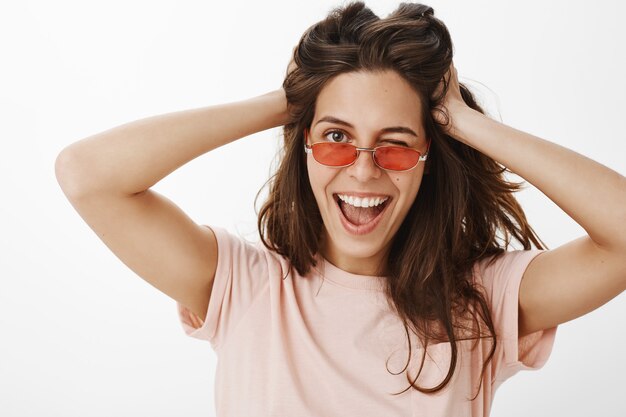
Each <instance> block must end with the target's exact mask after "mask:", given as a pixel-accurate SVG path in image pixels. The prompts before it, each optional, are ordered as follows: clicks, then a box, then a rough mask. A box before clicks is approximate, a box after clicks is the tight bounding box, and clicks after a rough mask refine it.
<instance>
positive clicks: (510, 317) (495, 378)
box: [479, 249, 557, 388]
mask: <svg viewBox="0 0 626 417" xmlns="http://www.w3.org/2000/svg"><path fill="white" fill-rule="evenodd" d="M543 252H546V251H545V250H538V249H535V250H514V251H508V252H505V254H504V255H501V256H500V257H499V258H498V259H496V260H495V261H494V262H493V263H491V264H490V265H486V262H485V261H484V260H483V261H481V267H480V268H479V271H482V272H481V276H482V283H483V285H484V287H485V290H486V293H487V298H488V303H490V307H491V311H492V319H493V324H494V327H495V330H496V335H497V337H498V346H497V347H496V352H495V355H494V358H493V365H492V382H493V383H494V385H495V387H496V388H497V386H498V385H500V384H501V383H502V382H504V381H505V380H507V379H508V378H510V377H512V376H513V375H515V374H516V373H517V372H519V371H522V370H536V369H540V368H541V367H543V365H544V364H545V363H546V362H547V360H548V358H549V357H550V353H551V352H552V347H553V345H554V339H555V336H556V329H557V326H555V327H552V328H550V329H544V330H539V331H536V332H533V333H530V334H527V335H525V336H523V337H521V338H519V337H518V314H519V288H520V284H521V282H522V277H523V275H524V272H525V271H526V268H527V267H528V265H529V264H530V262H531V261H532V260H533V259H534V258H535V257H536V256H538V255H540V254H541V253H543Z"/></svg>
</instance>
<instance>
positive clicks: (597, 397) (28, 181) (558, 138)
mask: <svg viewBox="0 0 626 417" xmlns="http://www.w3.org/2000/svg"><path fill="white" fill-rule="evenodd" d="M338 4H340V3H337V2H334V1H316V2H312V1H311V2H296V1H286V0H285V1H262V2H261V1H249V2H244V1H238V2H229V3H226V2H221V3H216V2H208V1H204V2H202V1H187V2H180V1H173V0H169V1H154V0H152V1H119V0H114V1H113V0H109V1H106V2H104V1H102V2H94V1H90V2H88V1H67V0H60V1H55V2H47V1H42V0H37V1H25V0H22V1H19V2H17V1H15V2H3V3H2V5H1V6H0V52H1V54H0V59H1V60H2V63H1V65H0V140H1V145H2V147H1V148H0V186H1V187H2V195H3V197H2V200H1V204H0V227H1V228H0V415H1V416H7V417H8V416H65V417H67V416H77V417H78V416H81V417H82V416H111V415H116V416H173V415H179V416H188V417H192V416H208V415H214V414H213V413H214V411H213V410H214V403H213V378H214V373H215V367H216V356H215V354H214V352H213V351H212V350H211V349H210V346H209V344H208V343H206V342H202V341H199V340H196V339H192V338H188V337H186V336H185V335H184V333H183V331H182V328H181V326H180V324H179V322H178V317H177V313H176V306H175V302H174V301H173V300H172V299H170V298H169V297H167V296H166V295H164V294H163V293H161V292H159V291H158V290H156V289H155V288H154V287H152V286H151V285H149V284H147V283H146V282H145V281H143V280H142V279H141V278H139V277H138V276H137V275H136V274H134V273H133V272H132V271H131V270H129V269H128V268H127V267H126V266H125V265H124V264H123V263H122V262H121V261H120V260H119V259H118V258H117V257H115V255H113V254H112V253H111V252H110V251H109V249H108V248H107V247H106V246H105V245H104V244H103V243H102V242H101V241H100V240H99V239H98V237H97V236H96V235H95V233H93V232H92V230H91V229H90V228H89V227H88V226H87V225H86V223H84V221H83V220H82V219H81V218H80V216H79V215H78V214H77V213H76V212H75V211H74V210H73V208H72V206H71V205H70V204H69V202H68V201H67V200H66V198H65V196H64V195H63V193H62V191H61V189H60V188H59V186H58V184H57V182H56V179H55V175H54V161H55V158H56V156H57V154H58V153H59V151H61V149H63V148H64V147H65V146H67V145H69V144H70V143H72V142H75V141H77V140H80V139H82V138H85V137H87V136H91V135H93V134H96V133H99V132H101V131H103V130H106V129H109V128H111V127H114V126H117V125H120V124H123V123H126V122H130V121H132V120H137V119H140V118H144V117H148V116H152V115H155V114H162V113H168V112H173V111H178V110H184V109H189V108H196V107H201V106H207V105H211V104H218V103H222V102H228V101H235V100H240V99H244V98H248V97H252V96H255V95H259V94H263V93H265V92H267V91H269V90H272V89H275V88H277V87H279V86H280V84H281V82H282V79H283V74H284V71H285V68H286V65H287V63H288V61H289V55H290V53H291V50H292V48H293V46H294V45H295V44H296V42H297V41H298V39H299V37H300V35H301V34H302V32H303V31H304V30H305V29H306V28H307V27H309V26H310V25H311V24H313V23H315V22H316V21H318V20H320V19H322V18H323V17H324V16H325V15H326V13H327V12H328V11H329V10H330V9H331V8H332V7H333V6H335V5H338ZM429 4H430V5H431V6H433V7H434V9H435V13H436V16H437V17H439V18H440V19H442V20H443V21H444V22H445V23H446V24H447V26H448V28H449V30H450V32H451V35H452V39H453V41H454V46H455V59H454V60H455V65H456V67H457V69H458V71H459V75H460V78H461V81H462V82H463V81H465V82H468V83H469V84H470V85H471V86H472V87H473V89H474V91H475V92H476V93H477V94H478V96H479V98H480V100H481V102H482V103H483V104H484V106H485V107H486V108H487V109H488V111H489V112H490V114H492V115H494V116H495V117H496V118H498V119H500V120H501V121H502V122H504V123H506V124H508V125H511V126H513V127H515V128H518V129H521V130H524V131H526V132H529V133H532V134H534V135H537V136H540V137H542V138H545V139H548V140H551V141H553V142H556V143H558V144H560V145H563V146H566V147H568V148H570V149H573V150H575V151H577V152H579V153H581V154H584V155H586V156H588V157H589V158H592V159H594V160H596V161H598V162H600V163H602V164H604V165H606V166H608V167H610V168H612V169H614V170H616V171H617V172H619V173H621V174H622V175H624V174H625V173H626V160H625V157H624V152H625V151H626V145H625V144H624V143H625V140H626V137H625V135H624V130H623V129H624V128H623V123H624V108H625V101H624V95H625V93H626V83H625V81H624V75H623V74H625V73H626V53H625V52H624V50H625V48H624V47H623V39H626V25H624V24H623V16H624V6H623V3H621V2H618V1H612V2H611V1H598V2H594V3H593V4H592V3H590V2H583V1H552V2H545V1H537V0H533V1H525V2H515V3H513V2H502V1H497V2H496V1H492V2H486V1H479V2H469V1H431V2H430V3H429ZM368 5H369V6H370V7H371V8H372V9H373V10H374V12H376V13H377V14H378V15H379V16H381V17H384V16H386V15H387V14H388V13H389V12H390V11H391V10H392V9H394V8H395V6H396V5H397V3H396V2H390V1H371V2H369V3H368ZM279 133H280V131H279V130H278V129H273V130H270V131H266V132H261V133H259V134H256V135H253V136H251V137H248V138H245V139H242V140H240V141H238V142H236V143H233V144H230V145H228V146H226V147H223V148H220V149H218V150H215V151H213V152H211V153H209V154H205V155H203V156H201V157H199V158H197V159H195V160H193V161H191V162H190V163H188V164H186V165H185V166H183V167H181V168H180V169H179V170H177V171H175V172H174V173H172V174H171V175H169V176H168V177H166V178H165V179H163V180H162V181H161V182H159V183H158V184H156V185H155V186H154V189H155V190H157V191H158V192H160V193H162V194H164V195H166V196H167V197H168V198H170V199H172V200H173V201H174V202H176V204H178V205H179V206H180V207H181V208H182V209H183V210H185V211H186V212H187V213H188V214H189V215H190V216H191V217H192V218H193V219H194V220H195V221H197V222H198V223H208V224H213V225H217V226H222V227H225V228H227V229H229V230H230V231H232V232H235V233H240V234H241V235H242V236H245V237H247V238H248V239H250V240H256V239H257V234H256V215H255V211H254V207H253V200H254V196H255V194H256V192H257V191H258V190H259V188H260V187H261V186H262V185H263V183H264V181H265V179H267V178H268V176H269V173H270V168H271V167H272V161H273V158H274V156H275V153H276V150H277V144H278V143H279V139H280V138H279ZM528 163H529V164H532V163H533V161H532V160H529V161H528ZM543 168H544V169H545V170H546V173H549V170H550V167H549V166H546V167H543ZM570 186H571V187H572V190H573V189H575V188H576V187H577V184H575V183H572V184H571V185H570ZM598 186H601V184H598ZM518 198H519V200H520V202H521V203H522V206H523V207H524V209H525V211H526V214H527V216H528V219H529V221H530V223H531V224H532V225H533V227H534V228H535V230H536V231H537V232H538V234H539V235H540V237H542V238H543V239H544V241H545V242H546V243H547V244H548V245H549V247H550V248H552V249H553V248H556V247H557V246H559V245H562V244H564V243H566V242H568V241H570V240H572V239H574V238H577V237H579V236H582V235H583V234H584V230H583V229H582V228H581V227H580V226H578V225H577V224H576V223H575V222H574V221H573V220H571V219H570V218H569V217H568V216H567V215H566V214H565V213H564V212H563V211H562V210H561V209H560V208H559V207H558V206H556V205H555V204H554V203H552V202H551V201H550V200H549V199H548V198H547V197H546V196H545V195H543V194H542V193H541V192H540V191H538V190H537V189H536V188H534V187H533V186H532V185H531V184H528V186H527V188H526V189H525V190H524V191H523V192H521V193H519V194H518ZM587 203H588V204H594V202H593V201H589V202H587ZM618 228H620V229H619V230H623V229H624V225H621V224H620V225H615V230H616V233H617V232H618ZM589 279H590V280H593V279H595V277H593V276H590V277H589ZM624 318H626V298H625V296H624V294H622V295H620V296H618V297H616V298H615V299H613V300H612V301H610V302H609V303H607V304H606V305H604V306H603V307H601V308H599V309H597V310H595V311H593V312H592V313H589V314H587V315H586V316H583V317H581V318H579V319H576V320H574V321H571V322H568V323H565V324H563V325H561V326H560V327H559V329H558V331H557V337H556V342H555V345H554V349H553V351H552V355H551V357H550V359H549V361H548V363H547V364H546V365H545V366H544V368H542V369H541V370H538V371H532V372H521V373H519V374H517V375H516V376H515V377H513V378H512V379H511V380H509V381H507V382H505V383H504V385H503V386H502V387H501V388H500V389H499V391H498V393H497V395H496V398H495V401H494V404H493V410H492V414H491V415H492V416H507V417H513V416H527V415H533V416H554V415H564V416H589V415H594V416H623V415H625V414H626V400H625V397H624V387H625V386H626V377H625V376H624V375H625V374H626V362H625V361H624V356H623V354H624V346H625V345H626V329H625V326H624V324H623V323H624ZM242 377H243V378H245V375H242ZM233 388H234V387H233ZM346 414H347V415H349V414H350V413H349V411H348V410H346Z"/></svg>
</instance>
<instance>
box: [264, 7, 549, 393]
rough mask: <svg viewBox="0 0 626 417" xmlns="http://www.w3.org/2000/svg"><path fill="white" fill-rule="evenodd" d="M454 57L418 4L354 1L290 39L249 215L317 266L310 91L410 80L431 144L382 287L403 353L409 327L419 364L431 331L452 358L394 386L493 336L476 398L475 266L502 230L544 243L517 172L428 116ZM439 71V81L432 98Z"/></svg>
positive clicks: (498, 246) (501, 240) (268, 239)
mask: <svg viewBox="0 0 626 417" xmlns="http://www.w3.org/2000/svg"><path fill="white" fill-rule="evenodd" d="M452 55H453V50H452V40H451V38H450V34H449V32H448V30H447V28H446V26H445V25H444V24H443V22H441V21H440V20H439V19H437V18H436V17H434V10H433V9H432V8H431V7H429V6H426V5H423V4H414V3H401V4H400V5H399V6H398V7H397V9H396V10H395V11H393V12H392V13H391V14H390V15H389V16H387V17H386V18H384V19H381V18H379V17H378V16H376V14H374V13H373V12H372V11H371V10H370V9H369V8H367V7H366V6H365V4H364V3H363V2H352V3H349V4H347V5H345V6H342V7H338V8H335V9H333V10H332V11H331V12H330V13H329V14H328V16H327V17H326V18H325V19H323V20H322V21H320V22H318V23H316V24H314V25H312V26H311V27H309V28H308V29H307V30H306V31H305V33H304V34H303V35H302V37H301V39H300V41H299V43H298V45H297V47H296V48H295V49H294V53H293V59H294V63H295V65H296V66H295V68H294V69H293V70H292V71H291V72H289V73H288V74H287V75H286V77H285V80H284V82H283V88H284V90H285V92H286V96H287V101H288V109H289V113H290V120H289V122H288V123H287V124H286V125H285V126H284V131H283V136H284V146H283V147H282V149H281V153H280V163H279V166H278V169H277V170H276V172H275V174H274V175H272V177H271V178H270V179H269V180H268V182H267V183H266V185H268V184H269V196H268V199H267V201H266V202H265V203H264V204H263V206H262V208H261V210H260V212H259V217H258V229H259V234H260V236H261V240H262V242H263V244H264V245H265V246H266V247H267V248H268V249H271V250H273V251H275V252H277V253H279V254H280V255H282V256H284V257H285V258H286V259H288V261H289V263H290V265H291V270H292V269H293V268H295V269H296V270H297V271H298V273H299V274H301V275H305V274H306V273H308V271H309V270H310V268H311V267H312V266H315V259H314V258H315V255H316V254H317V253H318V250H319V249H320V243H321V237H322V234H321V231H323V230H324V224H323V221H322V217H321V214H320V211H319V208H318V206H317V203H316V200H315V197H314V195H313V191H312V189H311V186H310V183H309V177H308V173H307V169H306V156H305V152H304V150H303V148H304V131H305V129H307V128H309V127H310V125H311V122H312V120H313V115H314V113H315V102H316V99H317V96H318V94H319V93H320V91H321V90H322V88H324V86H325V85H326V83H327V82H328V81H329V80H331V79H332V78H333V77H336V76H337V75H339V74H343V73H347V72H351V71H380V70H393V71H396V72H397V73H398V74H400V75H401V76H402V77H404V79H406V80H407V81H408V82H409V84H410V85H411V86H412V88H413V89H414V90H415V91H416V92H417V93H418V95H419V97H420V100H421V104H422V115H421V116H422V120H423V123H424V128H425V132H426V135H427V137H428V138H430V139H431V144H430V149H429V157H428V160H427V162H426V167H425V170H426V171H425V173H426V175H424V177H423V179H422V183H421V186H420V189H419V192H418V194H417V197H416V198H415V201H414V203H413V205H412V206H411V208H410V210H409V212H408V213H407V215H406V218H405V219H404V220H403V223H402V225H401V227H400V229H399V230H398V232H397V233H396V235H395V236H394V238H393V240H392V244H391V250H390V254H389V256H388V259H387V260H386V262H387V264H386V265H385V268H382V267H381V270H383V269H384V270H386V271H388V274H387V275H386V278H387V279H386V280H385V288H384V293H385V296H386V297H387V299H388V300H390V301H391V305H392V306H393V307H394V308H395V309H396V311H397V314H398V316H399V318H400V319H401V321H402V323H403V324H404V328H405V331H406V332H407V338H408V340H409V362H410V357H411V350H410V349H411V339H410V337H409V333H408V332H409V328H411V330H412V331H413V333H414V334H416V335H417V336H418V337H419V340H420V341H421V342H422V344H423V346H424V351H423V354H422V365H423V363H424V362H423V361H424V358H425V355H426V350H427V348H428V344H429V341H431V340H432V341H434V342H449V343H450V346H451V361H450V367H449V370H448V373H447V375H446V377H445V378H444V380H443V381H442V382H441V383H440V384H439V385H437V386H435V387H431V388H426V387H420V386H419V385H416V384H415V382H416V380H417V379H418V377H419V374H420V373H421V370H422V367H420V370H419V372H418V373H417V375H416V376H415V378H414V379H413V380H411V377H410V376H409V372H407V381H408V382H409V384H410V385H409V386H408V387H407V388H406V389H405V390H404V391H401V392H400V393H396V394H394V395H398V394H401V393H402V392H405V391H406V390H408V389H410V388H411V387H413V388H414V389H416V390H418V391H420V392H423V393H435V392H437V391H439V390H442V389H443V388H444V387H445V386H446V385H447V384H448V382H449V381H450V380H451V378H452V376H453V374H454V371H455V368H456V363H457V356H458V347H457V344H456V343H457V340H459V341H460V340H468V339H476V341H477V342H478V340H479V339H491V340H492V344H491V350H490V352H489V355H488V357H487V359H486V360H485V362H484V364H483V368H482V372H481V382H480V385H479V388H478V392H477V393H476V396H478V393H479V392H480V387H481V386H482V379H483V377H484V373H485V371H486V367H487V365H488V363H489V362H490V361H491V360H492V358H493V356H494V353H495V350H496V345H497V343H498V341H497V338H496V334H495V329H494V324H493V321H492V317H491V312H490V309H489V306H488V304H487V302H486V299H485V297H484V294H483V293H482V292H481V290H480V285H479V284H477V283H475V282H474V280H473V279H472V267H473V266H474V264H475V263H476V262H477V261H479V260H481V259H483V258H487V257H489V256H492V255H495V256H493V258H492V260H491V261H494V260H495V259H496V258H497V257H498V256H500V255H502V254H503V253H504V252H505V251H506V248H507V247H508V246H509V244H510V242H511V238H514V239H515V240H517V241H518V242H520V243H521V244H522V246H523V248H524V249H526V250H528V249H531V242H532V243H533V244H534V245H535V247H537V248H538V249H545V248H546V247H545V244H544V243H543V242H541V240H540V239H539V237H538V236H536V234H535V232H534V231H533V229H532V228H531V227H530V225H529V224H528V222H527V221H526V216H525V214H524V211H523V210H522V208H521V206H520V205H519V203H518V202H517V200H516V199H515V197H514V195H513V193H515V192H517V191H519V190H520V189H521V188H522V186H523V181H522V182H520V183H516V182H509V181H506V180H505V176H504V174H505V172H511V171H509V170H508V169H507V168H506V167H504V166H502V165H500V164H499V163H498V162H496V161H494V160H493V159H492V158H490V157H488V156H486V155H484V154H482V153H480V152H478V151H476V150H475V149H473V148H471V147H470V146H467V145H465V144H463V143H462V142H459V141H457V140H455V139H454V138H452V137H450V136H448V135H446V134H445V133H444V129H443V126H444V125H440V124H439V123H437V122H436V121H435V119H434V118H433V115H432V111H433V109H434V108H435V107H436V106H438V105H440V104H441V102H442V99H443V97H444V96H445V94H446V91H447V90H448V82H447V81H448V80H446V78H445V74H446V71H447V70H448V68H449V66H450V63H451V62H452ZM442 80H443V84H444V88H443V90H442V91H441V92H440V94H438V95H437V96H434V93H435V91H436V88H437V86H438V85H439V83H440V81H442ZM460 89H461V95H462V97H463V100H464V101H465V103H467V105H468V106H469V107H471V108H473V109H475V110H477V111H479V112H481V113H483V114H484V113H485V112H484V111H483V109H482V108H481V107H480V106H479V105H478V104H477V103H476V100H475V99H474V96H473V95H472V93H471V92H470V91H469V89H468V88H467V87H466V86H465V85H464V84H462V83H460ZM442 111H443V110H442ZM443 114H444V117H446V114H445V111H443ZM448 122H449V119H448ZM264 187H265V186H264ZM262 189H263V188H262ZM259 194H260V191H259ZM259 194H257V198H258V197H259ZM501 235H504V237H503V236H501ZM470 323H471V324H476V325H478V326H469V325H468V324H470ZM481 323H483V324H484V326H486V328H487V330H488V332H487V333H485V332H484V331H483V330H484V326H483V325H482V324H481ZM407 367H408V362H407V365H406V366H405V368H404V369H407ZM476 396H474V397H473V398H472V400H473V399H475V398H476Z"/></svg>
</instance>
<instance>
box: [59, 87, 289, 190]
mask: <svg viewBox="0 0 626 417" xmlns="http://www.w3.org/2000/svg"><path fill="white" fill-rule="evenodd" d="M285 123H287V100H286V98H285V93H284V90H283V89H282V88H281V89H278V90H275V91H272V92H270V93H267V94H263V95H261V96H257V97H253V98H250V99H246V100H242V101H237V102H233V103H226V104H219V105H214V106H208V107H202V108H198V109H190V110H184V111H179V112H174V113H167V114H163V115H158V116H152V117H148V118H145V119H140V120H137V121H134V122H130V123H126V124H123V125H121V126H118V127H115V128H112V129H109V130H107V131H104V132H102V133H99V134H96V135H94V136H90V137H88V138H85V139H82V140H80V141H78V142H75V143H73V144H71V145H69V146H68V147H66V148H65V149H63V151H62V152H61V153H60V154H59V156H58V158H57V161H56V165H55V170H56V175H57V179H58V181H59V184H60V185H61V187H62V188H63V191H64V192H65V193H66V194H68V195H73V196H83V195H87V194H92V193H102V192H110V193H118V194H127V195H132V194H136V193H139V192H142V191H144V190H147V189H148V188H150V187H151V186H153V185H154V184H156V183H157V182H159V181H160V180H161V179H162V178H164V177H166V176H167V175H169V174H170V173H171V172H173V171H175V170H176V169H178V168H180V167H181V166H182V165H184V164H186V163H187V162H189V161H191V160H193V159H195V158H196V157H198V156H200V155H202V154H204V153H206V152H209V151H211V150H213V149H215V148H218V147H220V146H222V145H226V144H227V143H230V142H233V141H235V140H237V139H239V138H242V137H245V136H248V135H251V134H253V133H256V132H260V131H263V130H266V129H270V128H273V127H277V126H281V125H283V124H285Z"/></svg>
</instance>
